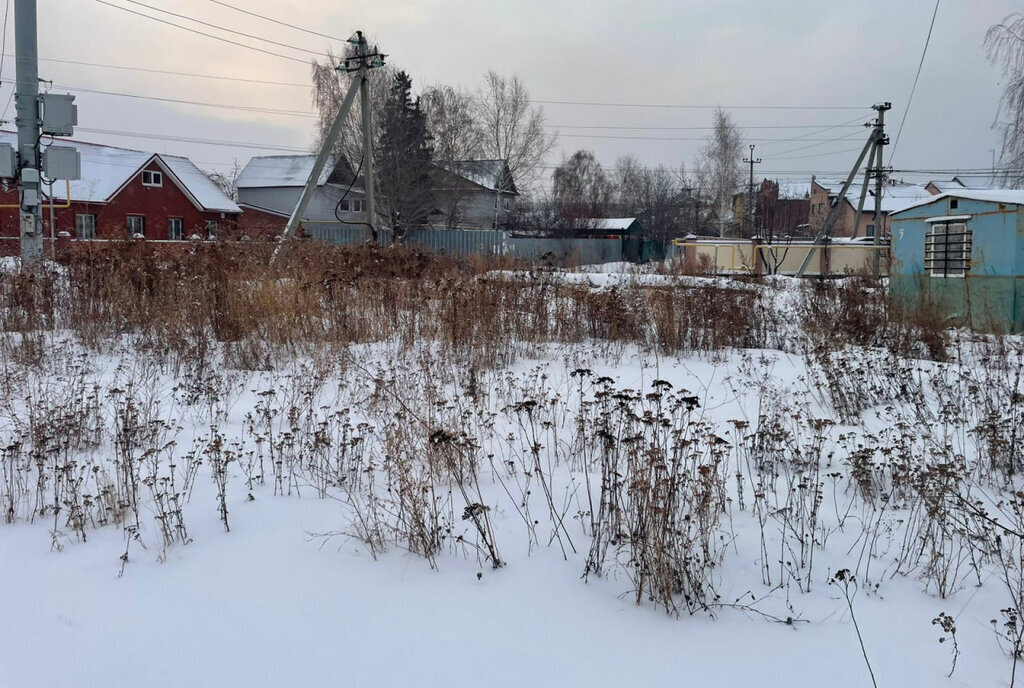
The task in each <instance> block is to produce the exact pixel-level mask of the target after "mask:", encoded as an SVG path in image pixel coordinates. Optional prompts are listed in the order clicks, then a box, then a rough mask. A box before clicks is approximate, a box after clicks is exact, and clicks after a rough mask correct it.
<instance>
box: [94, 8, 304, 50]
mask: <svg viewBox="0 0 1024 688" xmlns="http://www.w3.org/2000/svg"><path fill="white" fill-rule="evenodd" d="M95 1H96V2H98V3H100V4H101V5H106V6H107V7H113V8H114V9H118V10H121V11H122V12H128V13H129V14H134V15H136V16H139V17H144V18H146V19H151V20H152V21H155V22H160V23H161V24H166V25H168V26H173V27H175V28H178V29H182V30H183V31H188V32H190V33H194V34H197V35H199V36H205V37H207V38H212V39H214V40H216V41H222V42H224V43H230V44H231V45H237V46H238V47H240V48H246V49H248V50H254V51H256V52H258V53H263V54H264V55H273V56H274V57H280V58H282V59H285V60H291V61H292V62H301V63H302V64H304V65H308V64H309V62H308V61H307V60H303V59H300V58H298V57H292V56H291V55H283V54H281V53H275V52H274V51H272V50H264V49H263V48H257V47H255V46H252V45H246V44H245V43H239V42H238V41H233V40H231V39H230V38H224V37H223V36H215V35H214V34H212V33H206V32H204V31H199V30H198V29H193V28H190V27H188V26H182V25H181V24H175V23H174V22H172V21H167V20H166V19H160V18H159V17H151V16H150V15H148V14H143V13H142V12H136V11H135V10H133V9H130V8H128V7H122V6H120V5H115V4H114V3H112V2H107V0H95Z"/></svg>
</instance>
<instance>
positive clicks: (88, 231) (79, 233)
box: [75, 213, 96, 239]
mask: <svg viewBox="0 0 1024 688" xmlns="http://www.w3.org/2000/svg"><path fill="white" fill-rule="evenodd" d="M86 220H88V222H86ZM75 236H76V237H77V238H79V239H95V238H96V214H95V213H75Z"/></svg>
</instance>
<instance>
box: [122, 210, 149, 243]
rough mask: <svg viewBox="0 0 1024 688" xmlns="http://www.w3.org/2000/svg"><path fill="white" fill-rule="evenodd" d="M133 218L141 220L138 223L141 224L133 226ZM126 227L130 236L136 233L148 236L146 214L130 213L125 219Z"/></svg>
mask: <svg viewBox="0 0 1024 688" xmlns="http://www.w3.org/2000/svg"><path fill="white" fill-rule="evenodd" d="M132 220H138V221H139V222H138V224H139V227H138V228H133V227H132ZM125 227H126V228H127V230H128V236H130V237H133V236H135V235H136V234H141V235H142V236H146V216H145V215H131V214H129V215H128V216H126V219H125ZM139 230H141V231H139Z"/></svg>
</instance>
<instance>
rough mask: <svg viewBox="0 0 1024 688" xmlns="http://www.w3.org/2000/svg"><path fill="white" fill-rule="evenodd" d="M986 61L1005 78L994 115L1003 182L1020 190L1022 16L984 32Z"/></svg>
mask: <svg viewBox="0 0 1024 688" xmlns="http://www.w3.org/2000/svg"><path fill="white" fill-rule="evenodd" d="M985 51H986V53H987V55H988V59H989V60H990V61H992V62H993V63H995V64H997V65H999V66H1000V67H1001V68H1002V70H1003V76H1004V77H1005V79H1006V86H1005V87H1004V88H1003V97H1002V99H1001V100H1000V101H999V112H998V113H997V115H996V121H997V125H998V126H999V128H1000V129H1002V131H1003V150H1002V153H1001V154H1000V156H999V162H1000V165H1001V166H1002V167H1003V169H1004V172H1003V173H1002V177H1003V181H1004V183H1005V184H1006V185H1007V186H1012V187H1014V188H1020V187H1024V13H1022V12H1014V13H1013V14H1011V15H1009V16H1008V17H1006V18H1005V19H1003V21H1002V22H1001V23H999V24H995V25H994V26H992V27H991V28H989V30H988V31H987V32H986V33H985Z"/></svg>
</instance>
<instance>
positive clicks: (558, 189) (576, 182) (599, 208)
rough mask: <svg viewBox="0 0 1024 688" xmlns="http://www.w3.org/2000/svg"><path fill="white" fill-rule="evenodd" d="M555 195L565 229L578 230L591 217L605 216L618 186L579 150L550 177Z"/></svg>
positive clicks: (599, 164) (584, 152)
mask: <svg viewBox="0 0 1024 688" xmlns="http://www.w3.org/2000/svg"><path fill="white" fill-rule="evenodd" d="M551 182H552V195H553V198H554V202H555V207H556V209H557V213H558V216H559V218H560V220H561V221H562V222H561V223H560V224H561V225H563V228H564V229H578V228H580V227H581V226H582V222H583V221H584V220H586V219H588V218H597V217H605V216H606V215H607V213H608V210H609V208H610V207H611V201H612V197H613V195H614V193H615V187H614V185H613V184H612V182H611V180H609V179H608V175H607V174H605V171H604V169H603V168H602V167H601V163H599V162H598V161H597V158H596V157H595V156H594V154H593V153H592V152H590V151H588V150H578V151H576V152H575V153H573V154H572V156H570V157H569V158H568V159H566V160H564V161H562V164H561V165H559V166H558V167H557V168H556V169H555V171H554V173H553V174H552V175H551Z"/></svg>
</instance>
